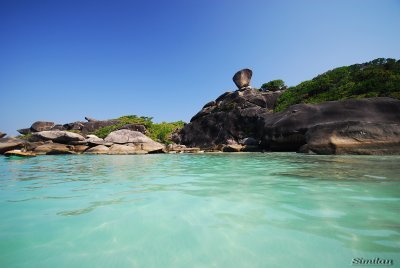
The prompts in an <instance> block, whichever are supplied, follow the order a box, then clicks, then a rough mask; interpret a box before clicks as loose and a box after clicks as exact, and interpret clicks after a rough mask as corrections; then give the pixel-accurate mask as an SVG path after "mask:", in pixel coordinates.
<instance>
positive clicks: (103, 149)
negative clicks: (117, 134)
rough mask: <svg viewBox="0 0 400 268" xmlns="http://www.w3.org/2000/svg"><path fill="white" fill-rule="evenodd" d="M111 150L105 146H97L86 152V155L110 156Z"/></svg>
mask: <svg viewBox="0 0 400 268" xmlns="http://www.w3.org/2000/svg"><path fill="white" fill-rule="evenodd" d="M108 151H109V148H108V147H107V146H104V145H97V146H95V147H92V148H89V149H87V150H86V151H85V154H108Z"/></svg>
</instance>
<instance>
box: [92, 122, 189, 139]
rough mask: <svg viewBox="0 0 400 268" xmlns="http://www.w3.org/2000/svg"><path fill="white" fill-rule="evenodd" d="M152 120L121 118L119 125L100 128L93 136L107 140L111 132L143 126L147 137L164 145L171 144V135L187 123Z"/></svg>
mask: <svg viewBox="0 0 400 268" xmlns="http://www.w3.org/2000/svg"><path fill="white" fill-rule="evenodd" d="M152 119H153V118H152V117H145V116H140V117H139V116H136V115H127V116H121V117H119V118H117V119H116V120H118V121H119V123H117V124H115V125H112V126H107V127H103V128H100V129H98V130H97V131H95V132H94V133H93V134H95V135H96V136H98V137H99V138H105V137H107V135H108V134H110V133H111V132H113V131H115V130H117V129H119V128H121V127H122V126H125V125H127V124H141V125H144V126H145V127H146V129H147V131H148V133H146V135H147V136H149V137H150V138H152V139H153V140H156V141H159V142H162V143H171V140H170V135H171V134H172V133H173V132H174V131H176V130H178V129H181V128H182V127H183V126H184V124H185V122H183V121H177V122H170V123H168V122H162V123H153V121H152Z"/></svg>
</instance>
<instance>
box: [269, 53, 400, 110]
mask: <svg viewBox="0 0 400 268" xmlns="http://www.w3.org/2000/svg"><path fill="white" fill-rule="evenodd" d="M367 97H392V98H397V99H400V60H397V61H396V60H395V59H384V58H378V59H375V60H373V61H370V62H367V63H363V64H354V65H351V66H344V67H339V68H336V69H333V70H330V71H328V72H326V73H324V74H321V75H318V76H317V77H315V78H313V79H312V80H308V81H305V82H302V83H300V84H299V85H297V86H295V87H291V88H289V89H288V90H286V91H285V92H284V93H283V94H282V95H281V96H280V97H279V99H278V102H277V106H276V108H275V111H281V110H284V109H286V108H287V107H289V106H290V105H293V104H296V103H321V102H325V101H333V100H343V99H350V98H367Z"/></svg>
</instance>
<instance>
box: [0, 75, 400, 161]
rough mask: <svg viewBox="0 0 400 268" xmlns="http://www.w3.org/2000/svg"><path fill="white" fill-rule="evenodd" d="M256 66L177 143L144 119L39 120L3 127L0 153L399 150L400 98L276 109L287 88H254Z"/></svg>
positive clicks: (200, 115)
mask: <svg viewBox="0 0 400 268" xmlns="http://www.w3.org/2000/svg"><path fill="white" fill-rule="evenodd" d="M251 76H252V71H251V70H249V69H243V70H241V71H239V72H237V73H236V74H235V75H234V77H233V81H234V83H235V84H236V86H237V87H238V89H237V90H236V91H232V92H225V93H224V94H222V95H221V96H219V97H218V98H217V99H215V100H213V101H210V102H208V103H207V104H205V105H204V107H203V108H202V109H201V110H200V111H199V112H198V113H197V114H196V115H194V116H193V117H192V119H191V120H190V123H188V124H185V126H184V127H183V128H182V129H180V130H179V131H176V132H174V133H173V134H172V135H171V137H170V139H171V140H172V141H173V142H174V144H169V145H165V144H162V143H160V142H157V141H154V140H152V139H151V138H149V137H148V136H146V127H145V126H144V125H142V124H125V125H122V126H120V127H119V128H118V129H117V130H115V131H112V132H110V133H109V134H108V135H107V136H106V137H105V138H104V139H102V138H99V137H97V136H96V135H93V133H94V132H95V131H96V130H99V129H101V128H104V127H109V126H115V125H116V124H119V123H120V122H119V121H117V120H95V119H92V118H88V117H85V119H86V122H82V121H78V122H73V123H68V124H63V125H61V124H55V123H54V122H45V121H38V122H34V123H33V124H32V125H31V127H29V128H23V129H19V130H18V132H20V133H21V134H22V135H25V136H24V139H19V138H12V137H11V138H5V137H4V136H5V135H6V134H5V133H2V132H0V154H4V155H6V156H12V155H19V156H35V155H43V154H47V155H49V154H82V153H83V154H110V155H115V154H147V153H202V152H265V151H292V152H300V153H312V154H367V155H368V154H400V101H399V100H397V99H393V98H388V97H374V98H363V99H347V100H342V101H329V102H324V103H320V104H296V105H292V106H290V107H289V108H287V109H285V110H284V111H281V112H274V108H275V106H276V104H277V100H278V98H279V96H280V95H281V94H282V93H283V92H284V91H285V89H283V90H274V91H263V90H259V89H255V88H252V87H251V86H250V80H251Z"/></svg>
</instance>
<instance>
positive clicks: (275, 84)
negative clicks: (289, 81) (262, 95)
mask: <svg viewBox="0 0 400 268" xmlns="http://www.w3.org/2000/svg"><path fill="white" fill-rule="evenodd" d="M283 89H286V85H285V82H283V80H281V79H278V80H272V81H269V82H268V83H264V84H262V85H261V91H277V90H283Z"/></svg>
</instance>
